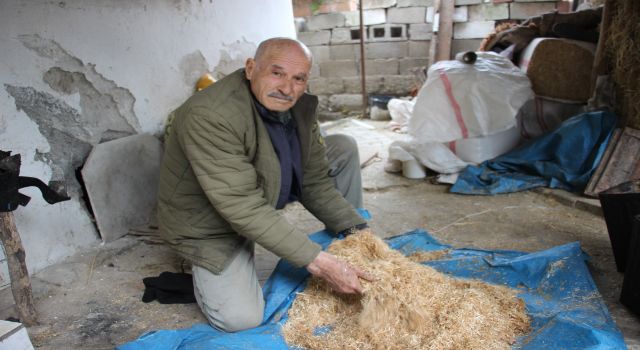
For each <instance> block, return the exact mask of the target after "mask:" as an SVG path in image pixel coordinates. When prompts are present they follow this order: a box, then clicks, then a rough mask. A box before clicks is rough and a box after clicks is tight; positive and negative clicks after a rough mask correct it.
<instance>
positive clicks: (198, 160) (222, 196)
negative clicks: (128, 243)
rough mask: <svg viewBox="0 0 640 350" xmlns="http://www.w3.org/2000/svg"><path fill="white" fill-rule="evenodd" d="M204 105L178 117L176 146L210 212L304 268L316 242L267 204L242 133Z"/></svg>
mask: <svg viewBox="0 0 640 350" xmlns="http://www.w3.org/2000/svg"><path fill="white" fill-rule="evenodd" d="M234 127H235V128H238V129H241V128H242V127H240V126H236V124H232V123H229V121H228V120H227V119H225V118H224V117H223V116H221V115H219V114H217V113H215V111H211V110H210V109H206V108H204V107H198V108H193V109H191V110H190V111H188V112H187V113H185V114H184V115H182V118H181V123H180V130H179V132H178V133H177V135H179V142H180V143H181V146H182V148H183V150H184V152H185V155H186V157H187V159H188V161H189V163H190V164H191V167H192V169H193V172H194V174H195V176H196V178H197V181H198V182H199V184H200V186H201V187H202V190H203V191H204V192H205V194H206V196H207V198H208V200H209V202H210V203H211V205H212V206H213V208H214V209H215V210H216V211H217V212H218V213H219V214H220V216H222V217H223V218H224V219H225V220H226V221H227V222H228V223H229V225H230V226H231V228H232V229H233V230H234V231H235V232H237V233H238V234H239V235H241V236H244V237H246V238H248V239H250V240H252V241H254V242H256V243H258V244H260V245H261V246H263V247H264V248H266V249H267V250H269V251H271V252H273V253H274V254H276V255H278V256H279V257H281V258H283V259H286V260H288V261H289V262H291V263H292V264H294V265H295V266H298V267H300V266H305V265H307V264H309V263H310V262H311V261H312V260H313V259H315V257H316V256H317V255H318V253H319V252H320V250H321V248H320V246H319V245H318V244H316V243H314V242H312V241H311V240H310V239H309V238H308V237H307V236H306V235H305V234H303V233H302V232H300V231H298V230H297V229H296V228H295V227H293V226H292V225H291V224H290V223H288V222H287V220H286V219H285V218H283V217H282V216H281V215H280V214H278V213H277V212H276V210H275V208H273V207H272V206H271V205H269V203H268V202H267V200H266V199H265V196H264V192H263V190H262V188H261V187H260V186H258V180H257V178H258V176H257V172H256V170H255V168H254V166H253V164H252V163H251V161H250V159H249V158H248V156H247V154H246V149H245V144H244V137H245V134H246V130H236V129H234Z"/></svg>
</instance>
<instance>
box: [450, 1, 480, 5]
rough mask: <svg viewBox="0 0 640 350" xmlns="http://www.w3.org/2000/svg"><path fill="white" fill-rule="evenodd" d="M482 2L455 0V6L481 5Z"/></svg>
mask: <svg viewBox="0 0 640 350" xmlns="http://www.w3.org/2000/svg"><path fill="white" fill-rule="evenodd" d="M482 3H483V1H482V0H455V6H463V5H477V4H482Z"/></svg>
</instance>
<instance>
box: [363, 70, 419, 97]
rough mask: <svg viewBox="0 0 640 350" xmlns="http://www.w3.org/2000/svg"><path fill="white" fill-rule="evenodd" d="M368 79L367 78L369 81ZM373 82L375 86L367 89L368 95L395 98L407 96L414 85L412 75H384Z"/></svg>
mask: <svg viewBox="0 0 640 350" xmlns="http://www.w3.org/2000/svg"><path fill="white" fill-rule="evenodd" d="M369 78H370V77H367V79H369ZM374 81H376V82H378V84H377V85H375V86H372V88H371V89H369V88H367V92H368V93H370V94H385V95H396V96H407V95H409V92H410V91H411V89H412V88H413V87H414V85H415V84H416V81H415V78H414V76H413V75H384V76H381V77H379V78H377V79H375V80H374Z"/></svg>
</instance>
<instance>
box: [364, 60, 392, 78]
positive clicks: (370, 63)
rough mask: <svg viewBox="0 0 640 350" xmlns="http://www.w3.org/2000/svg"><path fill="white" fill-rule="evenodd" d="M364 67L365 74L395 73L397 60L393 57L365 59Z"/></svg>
mask: <svg viewBox="0 0 640 350" xmlns="http://www.w3.org/2000/svg"><path fill="white" fill-rule="evenodd" d="M364 68H365V73H366V74H367V75H397V74H398V60H397V59H395V58H389V59H378V60H366V61H365V62H364Z"/></svg>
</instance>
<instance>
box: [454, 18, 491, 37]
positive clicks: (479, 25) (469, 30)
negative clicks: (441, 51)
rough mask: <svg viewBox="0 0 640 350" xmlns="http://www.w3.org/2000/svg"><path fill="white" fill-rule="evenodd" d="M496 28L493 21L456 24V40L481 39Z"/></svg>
mask: <svg viewBox="0 0 640 350" xmlns="http://www.w3.org/2000/svg"><path fill="white" fill-rule="evenodd" d="M494 28H495V23H494V22H493V21H482V22H467V23H455V24H454V25H453V38H454V39H480V38H484V37H486V36H487V35H488V34H489V33H491V32H492V31H493V29H494Z"/></svg>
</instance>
